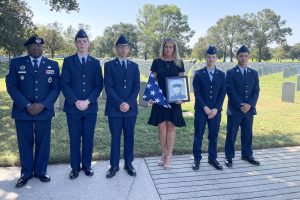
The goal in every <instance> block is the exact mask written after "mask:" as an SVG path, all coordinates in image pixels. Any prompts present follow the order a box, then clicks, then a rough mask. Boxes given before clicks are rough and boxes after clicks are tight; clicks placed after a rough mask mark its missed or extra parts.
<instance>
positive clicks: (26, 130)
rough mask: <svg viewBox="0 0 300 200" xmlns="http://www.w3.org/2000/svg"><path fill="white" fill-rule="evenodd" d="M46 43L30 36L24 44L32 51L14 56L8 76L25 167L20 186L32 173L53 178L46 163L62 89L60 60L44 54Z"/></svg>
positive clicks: (20, 152) (42, 179)
mask: <svg viewBox="0 0 300 200" xmlns="http://www.w3.org/2000/svg"><path fill="white" fill-rule="evenodd" d="M43 44H44V41H43V39H42V38H40V37H37V36H32V37H31V38H29V39H28V40H27V41H26V42H25V44H24V46H26V48H27V51H28V54H29V55H28V56H25V57H19V58H15V59H13V60H12V61H11V63H10V66H9V72H8V74H7V76H6V87H7V91H8V93H9V95H10V96H11V98H12V100H13V107H12V118H14V119H15V124H16V131H17V139H18V146H19V154H20V162H21V167H22V169H21V178H20V179H19V180H18V182H17V184H16V187H17V188H20V187H23V186H24V185H26V183H27V181H28V180H29V179H31V178H32V177H33V176H35V177H37V178H39V179H40V181H42V182H49V181H50V176H49V175H47V165H48V160H49V155H50V136H51V119H52V117H53V116H54V103H55V101H56V99H57V97H58V95H59V91H60V89H59V68H58V64H57V62H55V61H52V60H49V59H47V58H45V57H43V56H42V54H43ZM34 146H35V149H34V150H33V147H34ZM33 152H34V153H33Z"/></svg>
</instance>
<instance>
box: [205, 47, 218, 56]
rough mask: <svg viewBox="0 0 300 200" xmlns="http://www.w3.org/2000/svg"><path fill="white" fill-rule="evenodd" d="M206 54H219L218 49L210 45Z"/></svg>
mask: <svg viewBox="0 0 300 200" xmlns="http://www.w3.org/2000/svg"><path fill="white" fill-rule="evenodd" d="M206 54H210V55H213V54H217V48H216V47H215V46H213V45H209V47H208V49H207V50H206Z"/></svg>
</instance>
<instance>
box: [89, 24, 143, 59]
mask: <svg viewBox="0 0 300 200" xmlns="http://www.w3.org/2000/svg"><path fill="white" fill-rule="evenodd" d="M120 35H125V36H126V37H127V38H128V42H129V46H130V56H134V57H137V56H138V31H137V28H136V26H135V25H133V24H129V23H120V24H114V25H112V26H109V27H106V28H105V29H104V31H103V35H102V36H99V37H97V38H96V39H95V40H94V41H93V42H92V44H93V51H92V52H93V54H94V55H95V56H97V57H105V56H108V57H114V56H115V52H114V49H115V44H116V40H117V39H118V37H119V36H120Z"/></svg>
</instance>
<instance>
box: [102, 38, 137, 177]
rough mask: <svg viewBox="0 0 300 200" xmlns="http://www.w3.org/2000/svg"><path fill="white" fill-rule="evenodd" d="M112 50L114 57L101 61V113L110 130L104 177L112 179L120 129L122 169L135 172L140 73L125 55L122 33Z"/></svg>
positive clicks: (116, 168) (116, 159)
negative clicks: (102, 75)
mask: <svg viewBox="0 0 300 200" xmlns="http://www.w3.org/2000/svg"><path fill="white" fill-rule="evenodd" d="M116 53H117V58H115V59H113V60H111V61H109V62H107V63H105V67H104V85H105V91H106V94H107V100H106V106H105V115H107V116H108V122H109V129H110V132H111V149H110V169H109V170H108V172H107V175H106V178H112V177H113V176H115V174H116V173H117V171H118V170H119V160H120V141H121V135H122V132H123V134H124V160H125V165H124V169H125V170H126V171H127V173H128V174H129V175H130V176H135V175H136V171H135V169H134V167H133V166H132V161H133V159H134V155H133V147H134V128H135V123H136V118H137V114H138V107H137V96H138V93H139V90H140V72H139V68H138V65H137V64H136V63H135V62H133V61H131V60H129V59H128V58H127V55H128V53H129V46H128V40H127V38H126V37H125V36H123V35H121V36H120V37H119V38H118V40H117V42H116Z"/></svg>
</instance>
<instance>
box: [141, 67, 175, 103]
mask: <svg viewBox="0 0 300 200" xmlns="http://www.w3.org/2000/svg"><path fill="white" fill-rule="evenodd" d="M150 99H151V100H152V101H154V103H156V104H157V105H160V106H163V107H165V108H171V106H170V104H168V101H167V99H166V98H165V97H164V95H163V93H162V90H161V89H160V88H159V86H158V83H157V81H156V80H155V78H154V75H153V73H151V74H150V76H149V80H148V83H147V86H146V88H145V92H144V96H143V100H145V101H149V100H150Z"/></svg>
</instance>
